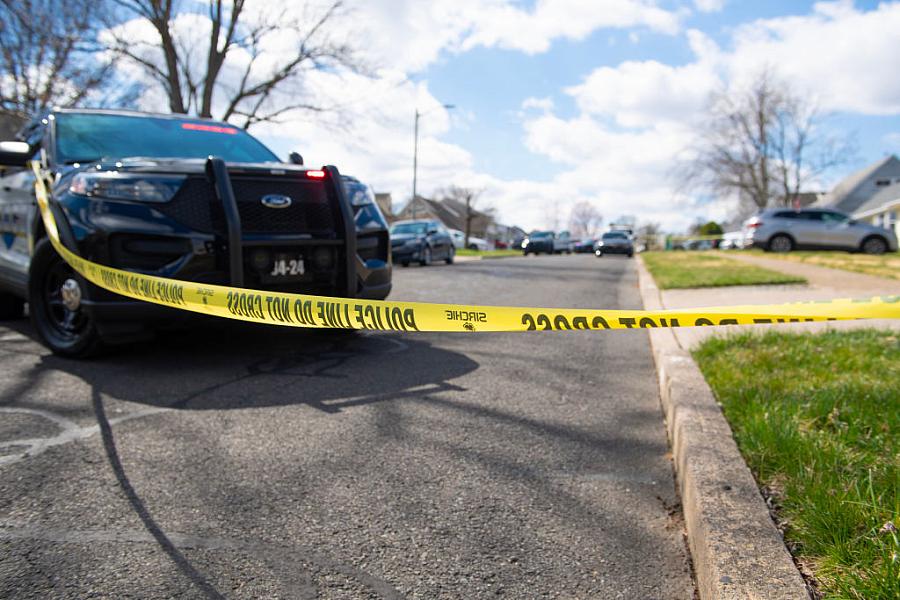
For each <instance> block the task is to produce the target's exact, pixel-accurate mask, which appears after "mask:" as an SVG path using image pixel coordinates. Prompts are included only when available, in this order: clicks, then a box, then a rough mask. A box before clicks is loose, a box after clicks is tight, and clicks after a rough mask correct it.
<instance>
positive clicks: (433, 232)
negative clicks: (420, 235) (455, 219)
mask: <svg viewBox="0 0 900 600" xmlns="http://www.w3.org/2000/svg"><path fill="white" fill-rule="evenodd" d="M437 232H438V230H437V229H429V230H428V235H434V234H435V233H437Z"/></svg>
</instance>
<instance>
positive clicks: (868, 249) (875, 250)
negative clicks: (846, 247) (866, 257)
mask: <svg viewBox="0 0 900 600" xmlns="http://www.w3.org/2000/svg"><path fill="white" fill-rule="evenodd" d="M863 251H864V252H865V253H866V254H884V251H885V246H884V242H882V241H881V240H875V239H872V240H868V241H867V242H866V244H865V245H864V246H863Z"/></svg>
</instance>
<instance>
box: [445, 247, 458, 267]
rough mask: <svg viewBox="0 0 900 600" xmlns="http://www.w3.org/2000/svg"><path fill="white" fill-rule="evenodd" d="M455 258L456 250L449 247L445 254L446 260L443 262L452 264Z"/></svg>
mask: <svg viewBox="0 0 900 600" xmlns="http://www.w3.org/2000/svg"><path fill="white" fill-rule="evenodd" d="M455 257H456V248H454V247H453V246H450V251H449V252H448V253H447V258H445V259H444V262H445V263H447V264H448V265H452V264H453V259H454V258H455Z"/></svg>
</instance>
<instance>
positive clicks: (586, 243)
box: [574, 238, 597, 254]
mask: <svg viewBox="0 0 900 600" xmlns="http://www.w3.org/2000/svg"><path fill="white" fill-rule="evenodd" d="M596 243H597V240H595V239H594V238H588V239H586V240H581V241H580V242H578V243H577V244H575V248H574V250H575V253H576V254H591V253H592V252H593V251H594V247H595V245H596Z"/></svg>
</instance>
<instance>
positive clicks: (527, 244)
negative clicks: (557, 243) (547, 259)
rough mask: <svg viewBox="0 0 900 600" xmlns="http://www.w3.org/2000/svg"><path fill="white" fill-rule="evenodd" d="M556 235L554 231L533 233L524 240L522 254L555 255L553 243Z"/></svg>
mask: <svg viewBox="0 0 900 600" xmlns="http://www.w3.org/2000/svg"><path fill="white" fill-rule="evenodd" d="M554 238H556V235H555V234H554V233H553V232H552V231H532V232H531V233H530V234H529V235H528V237H527V238H525V239H524V240H522V254H524V255H525V256H528V255H529V254H553V252H554V251H555V250H554V245H553V241H554Z"/></svg>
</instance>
